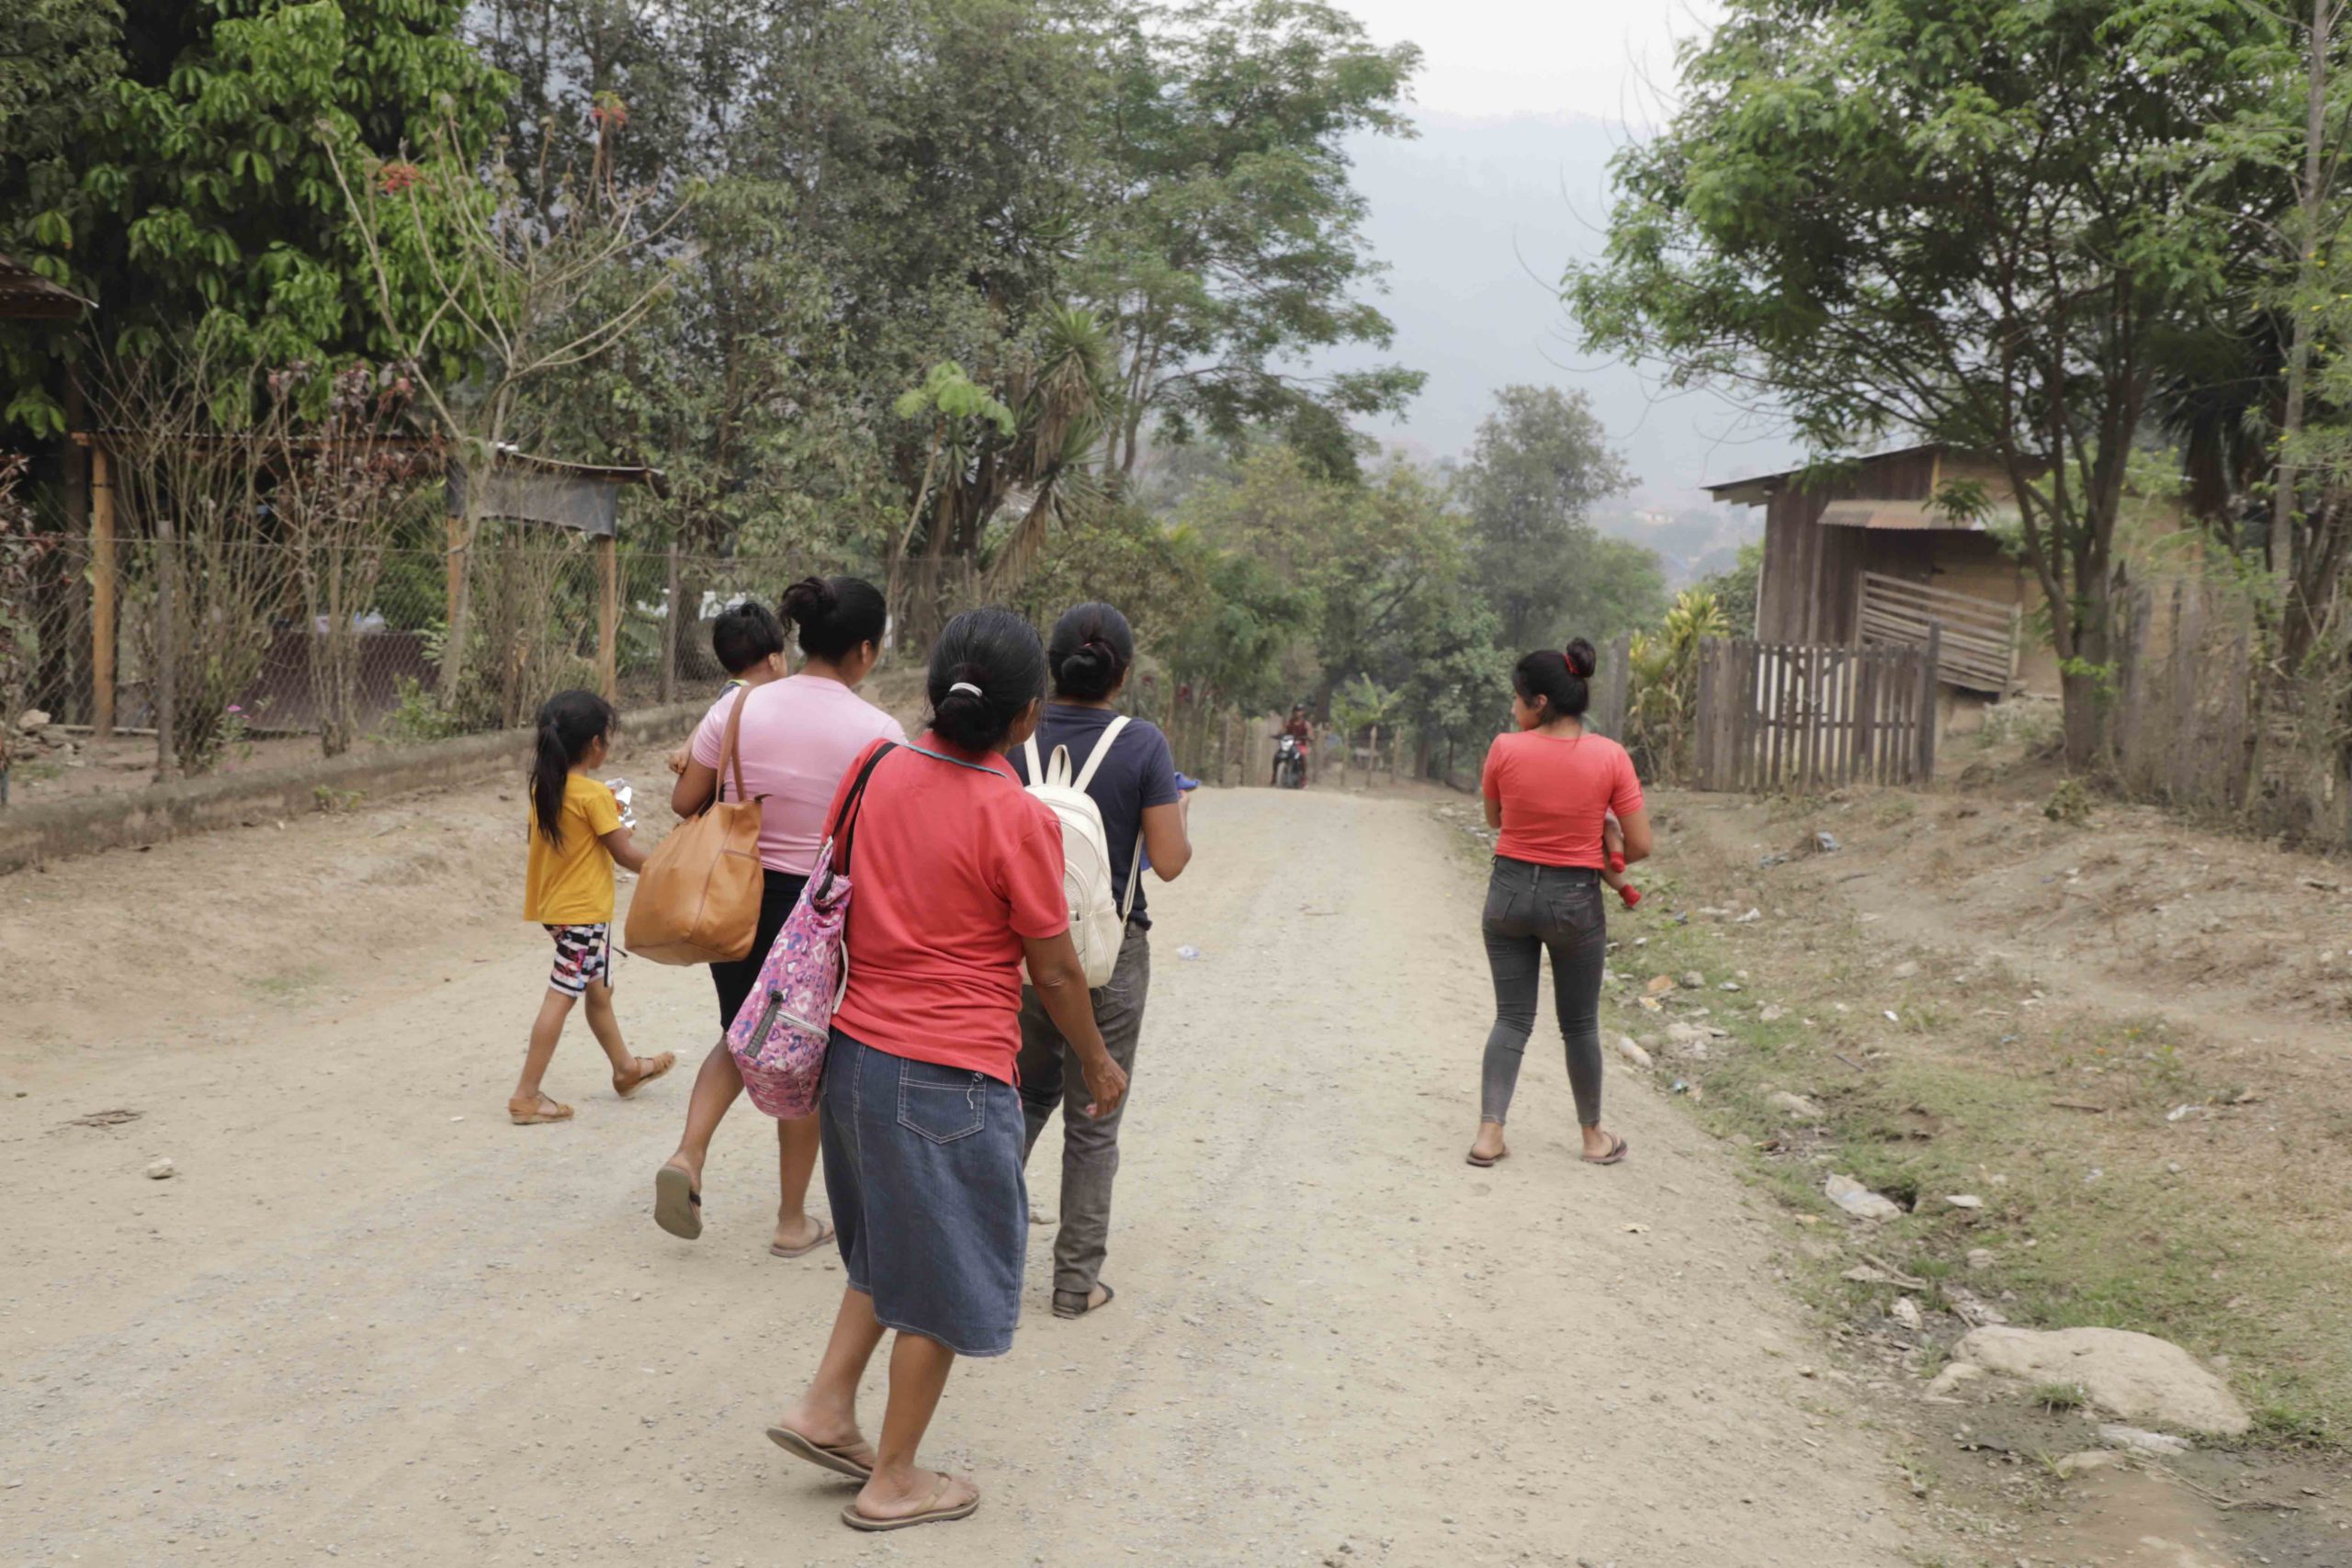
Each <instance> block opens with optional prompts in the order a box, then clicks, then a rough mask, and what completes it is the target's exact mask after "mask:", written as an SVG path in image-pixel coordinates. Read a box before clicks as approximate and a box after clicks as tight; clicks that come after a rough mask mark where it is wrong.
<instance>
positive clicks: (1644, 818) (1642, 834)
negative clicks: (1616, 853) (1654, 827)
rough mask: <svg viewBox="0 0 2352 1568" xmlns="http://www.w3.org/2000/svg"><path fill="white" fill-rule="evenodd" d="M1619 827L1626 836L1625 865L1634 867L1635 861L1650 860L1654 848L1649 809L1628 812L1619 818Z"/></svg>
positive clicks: (1643, 808)
mask: <svg viewBox="0 0 2352 1568" xmlns="http://www.w3.org/2000/svg"><path fill="white" fill-rule="evenodd" d="M1617 826H1618V829H1620V830H1621V831H1622V832H1623V834H1624V835H1625V863H1626V864H1627V865H1632V864H1633V863H1634V862H1635V861H1645V860H1647V859H1649V858H1650V850H1651V848H1652V847H1653V846H1652V843H1651V839H1650V812H1649V807H1646V806H1645V807H1642V808H1641V809H1640V810H1639V811H1629V812H1627V813H1626V814H1625V815H1624V816H1623V817H1620V818H1617Z"/></svg>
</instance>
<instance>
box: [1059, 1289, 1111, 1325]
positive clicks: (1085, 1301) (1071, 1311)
mask: <svg viewBox="0 0 2352 1568" xmlns="http://www.w3.org/2000/svg"><path fill="white" fill-rule="evenodd" d="M1094 1282H1095V1283H1096V1284H1098V1285H1103V1281H1102V1280H1095V1281H1094ZM1092 1295H1093V1292H1091V1291H1090V1292H1087V1293H1086V1294H1085V1295H1080V1294H1079V1293H1078V1292H1076V1291H1056V1292H1054V1315H1055V1316H1056V1317H1084V1316H1085V1315H1086V1314H1088V1313H1090V1312H1101V1311H1102V1310H1103V1308H1104V1307H1106V1306H1109V1305H1110V1304H1111V1303H1113V1302H1115V1301H1117V1300H1118V1299H1119V1292H1116V1291H1114V1290H1113V1289H1112V1288H1111V1287H1110V1286H1108V1285H1103V1299H1102V1300H1101V1301H1099V1302H1098V1301H1094V1300H1092V1299H1091V1297H1092ZM1069 1302H1076V1303H1078V1304H1077V1305H1075V1306H1070V1305H1067V1304H1065V1303H1069Z"/></svg>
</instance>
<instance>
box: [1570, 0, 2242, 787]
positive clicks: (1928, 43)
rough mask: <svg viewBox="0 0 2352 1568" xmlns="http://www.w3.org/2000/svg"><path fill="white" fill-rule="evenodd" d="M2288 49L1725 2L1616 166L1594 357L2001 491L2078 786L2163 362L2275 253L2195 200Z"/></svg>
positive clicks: (1881, 11) (1972, 9)
mask: <svg viewBox="0 0 2352 1568" xmlns="http://www.w3.org/2000/svg"><path fill="white" fill-rule="evenodd" d="M2281 39H2282V26H2281V24H2280V22H2279V21H2278V19H2277V18H2276V17H2269V16H2266V15H2264V14H2263V13H2261V12H2260V11H2258V10H2256V8H2253V7H2249V6H2233V5H2222V4H2215V3H2212V0H2150V3H2148V4H2143V5H2138V6H2131V7H2118V6H2114V5H2113V4H2111V3H2110V0H2050V3H2047V4H2042V5H2035V6H2017V5H2012V4H2008V3H2007V0H1894V3H1892V4H1887V5H1878V6H1854V5H1842V4H1833V5H1828V6H1824V5H1821V4H1818V3H1816V0H1736V3H1735V4H1734V5H1733V6H1732V8H1731V10H1730V12H1729V14H1728V15H1727V17H1725V19H1724V23H1723V25H1722V27H1721V28H1718V30H1717V31H1716V32H1715V33H1714V35H1713V37H1712V39H1710V40H1709V41H1708V42H1707V43H1706V44H1705V45H1704V46H1703V47H1702V48H1699V49H1696V50H1694V51H1691V53H1690V54H1689V55H1687V56H1686V58H1685V61H1684V64H1683V87H1684V92H1685V97H1684V102H1683V105H1682V107H1681V108H1680V109H1679V112H1678V113H1677V114H1676V116H1675V118H1674V119H1673V122H1672V123H1671V124H1670V125H1669V126H1668V129H1667V130H1666V131H1665V132H1664V133H1663V134H1662V135H1660V136H1659V137H1657V139H1656V140H1654V141H1648V142H1645V143H1643V144H1641V145H1639V146H1636V147H1634V148H1631V149H1629V150H1627V151H1626V152H1624V153H1623V154H1621V155H1620V157H1619V159H1618V162H1617V165H1616V173H1617V179H1618V186H1619V189H1620V191H1621V192H1622V193H1623V194H1622V196H1621V198H1620V201H1619V204H1618V206H1617V209H1616V210H1615V212H1614V213H1613V214H1612V216H1611V224H1610V235H1609V244H1608V249H1607V253H1606V255H1605V256H1604V258H1603V259H1602V260H1601V261H1600V262H1597V263H1595V264H1593V265H1589V266H1582V267H1578V268H1576V269H1574V270H1572V272H1571V273H1570V275H1569V277H1568V280H1567V284H1566V292H1567V296H1568V298H1569V300H1570V302H1571V304H1572V306H1573V308H1574V310H1575V312H1576V314H1577V319H1578V320H1579V321H1580V322H1581V323H1582V326H1583V330H1584V337H1585V341H1586V343H1587V344H1588V345H1589V346H1590V347H1594V348H1604V349H1611V350H1615V351H1618V352H1622V353H1626V354H1631V355H1639V356H1642V357H1644V358H1645V359H1650V360H1653V361H1657V362H1661V363H1663V364H1664V365H1665V366H1666V367H1668V372H1669V375H1670V377H1671V379H1672V380H1673V381H1674V382H1675V383H1676V384H1678V385H1688V384H1702V383H1705V384H1715V385H1724V386H1729V387H1732V388H1736V389H1743V390H1747V391H1753V392H1756V393H1758V394H1765V395H1769V396H1770V397H1771V398H1773V399H1775V400H1778V402H1779V403H1780V405H1781V406H1782V407H1784V408H1785V409H1787V410H1788V411H1789V412H1790V414H1791V416H1792V419H1793V420H1794V422H1795V423H1796V425H1797V428H1798V430H1799V431H1800V432H1801V433H1802V434H1803V435H1804V437H1805V438H1806V439H1807V440H1808V441H1810V442H1811V443H1812V444H1814V445H1815V446H1816V447H1818V448H1821V449H1823V450H1824V451H1826V452H1838V451H1842V450H1846V449H1849V448H1850V447H1851V446H1855V445H1857V444H1859V443H1861V442H1865V441H1870V440H1873V439H1876V438H1878V437H1880V436H1882V435H1883V434H1888V433H1892V432H1898V431H1900V432H1910V433H1916V434H1918V435H1920V436H1924V437H1927V438H1929V439H1933V440H1939V441H1946V442H1951V443H1953V444H1955V445H1958V446H1965V447H1969V448H1973V449H1975V450H1979V451H1983V452H1985V453H1987V454H1990V455H1992V456H1993V457H1996V458H1997V459H1998V460H1999V461H2000V462H2001V464H2002V465H2003V467H2004V468H2006V470H2007V476H2008V479H2009V482H2010V484H2011V486H2012V488H2013V489H2014V490H2015V491H2016V493H2017V496H2018V507H2019V510H2020V513H2021V529H2020V535H2019V549H2020V553H2021V555H2022V557H2023V558H2024V561H2025V563H2026V565H2027V567H2028V568H2029V570H2030V571H2031V572H2032V573H2033V576H2034V579H2035V581H2037V582H2038V583H2039V584H2040V586H2041V592H2042V594H2043V597H2044V599H2045V601H2046V603H2047V604H2048V607H2049V612H2050V620H2051V626H2052V638H2053V640H2054V642H2055V644H2056V648H2057V652H2058V654H2059V656H2060V659H2061V660H2062V664H2061V669H2062V681H2063V682H2064V698H2065V717H2066V748H2067V754H2068V756H2069V758H2070V760H2071V761H2075V762H2076V763H2078V764H2086V763H2088V762H2090V761H2093V760H2094V758H2095V757H2096V755H2097V753H2098V749H2099V745H2100V740H2101V735H2102V721H2101V712H2102V705H2103V694H2104V690H2105V684H2106V682H2107V681H2108V680H2109V677H2110V675H2111V669H2112V666H2111V657H2112V645H2111V638H2112V633H2113V626H2114V622H2113V616H2112V614H2111V607H2110V601H2111V598H2112V596H2113V593H2114V592H2115V589H2116V585H2117V584H2116V574H2117V570H2118V563H2117V561H2116V558H2115V555H2114V540H2115V532H2116V524H2117V521H2118V518H2119V515H2120V512H2121V508H2122V503H2123V499H2124V494H2125V470H2126V467H2127V463H2128V460H2129V457H2130V455H2131V445H2132V442H2133V440H2134V438H2135V437H2136V436H2137V435H2138V434H2139V433H2140V431H2141V428H2142V424H2143V419H2144V417H2145V416H2146V415H2147V413H2148V412H2149V404H2150V397H2151V393H2152V389H2153V387H2154V380H2155V378H2156V376H2157V374H2158V369H2159V365H2160V360H2161V354H2160V349H2161V346H2162V345H2163V344H2165V342H2166V341H2167V340H2168V339H2169V338H2171V337H2172V336H2175V335H2177V334H2178V333H2181V332H2183V331H2184V330H2186V329H2188V328H2190V327H2193V326H2194V325H2196V324H2197V323H2199V322H2201V321H2205V320H2207V319H2208V318H2209V317H2210V316H2211V314H2212V313H2213V312H2215V311H2217V310H2221V309H2222V308H2224V307H2225V306H2226V305H2227V304H2228V302H2229V301H2230V299H2231V298H2232V296H2233V290H2234V289H2235V288H2237V287H2238V286H2239V284H2240V282H2241V280H2242V279H2243V277H2244V276H2245V254H2246V251H2247V248H2248V246H2249V245H2251V244H2252V243H2255V242H2254V241H2253V240H2252V239H2251V238H2250V237H2249V234H2248V231H2247V230H2246V229H2245V227H2244V226H2242V225H2240V224H2238V223H2237V222H2236V221H2234V220H2233V217H2232V215H2230V214H2228V213H2226V212H2224V211H2222V210H2220V209H2218V208H2217V206H2215V205H2214V204H2211V203H2209V202H2207V201H2206V200H2204V199H2202V197H2203V196H2204V195H2205V193H2206V192H2207V191H2208V190H2209V188H2210V187H2211V186H2213V185H2215V184H2216V183H2217V182H2218V181H2220V180H2221V179H2222V178H2223V177H2224V176H2225V175H2227V174H2228V173H2229V172H2230V171H2231V170H2232V169H2233V167H2234V166H2235V165H2236V164H2237V162H2238V159H2239V154H2237V153H2235V152H2232V151H2231V150H2230V149H2229V148H2228V147H2227V146H2226V144H2225V143H2223V142H2222V141H2221V140H2220V139H2217V138H2216V137H2215V136H2214V135H2213V129H2214V127H2215V125H2216V123H2217V122H2225V121H2227V120H2229V119H2230V118H2232V117H2233V116H2235V115H2238V114H2240V113H2242V112H2245V110H2246V109H2247V108H2248V107H2250V106H2252V105H2253V104H2255V103H2256V102H2257V101H2259V100H2260V99H2261V97H2262V96H2263V95H2265V94H2267V93H2268V92H2271V91H2274V90H2275V86H2276V82H2277V79H2278V62H2279V58H2280V55H2279V50H2280V44H2281Z"/></svg>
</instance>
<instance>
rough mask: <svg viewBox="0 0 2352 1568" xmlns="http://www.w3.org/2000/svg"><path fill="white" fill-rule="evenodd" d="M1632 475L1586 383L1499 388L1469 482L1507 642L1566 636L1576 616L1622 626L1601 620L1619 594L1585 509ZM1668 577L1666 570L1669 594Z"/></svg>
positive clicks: (1590, 627) (1492, 600)
mask: <svg viewBox="0 0 2352 1568" xmlns="http://www.w3.org/2000/svg"><path fill="white" fill-rule="evenodd" d="M1632 483H1633V477H1632V476H1631V475H1630V474H1628V473H1627V472H1626V470H1625V466H1624V463H1623V460H1622V459H1620V458H1619V457H1618V456H1617V454H1616V453H1615V452H1614V451H1612V450H1611V449H1610V446H1609V442H1608V437H1607V434H1606V433H1605V432H1604V431H1603V430H1602V429H1601V427H1600V420H1599V419H1598V418H1596V417H1595V416H1594V414H1593V412H1592V405H1591V403H1590V402H1589V401H1588V400H1586V398H1585V396H1584V394H1583V393H1581V392H1562V391H1561V390H1560V389H1558V388H1556V387H1524V386H1522V387H1505V388H1503V389H1501V390H1500V391H1498V392H1497V393H1496V394H1495V411H1494V412H1492V413H1490V414H1488V415H1487V417H1486V418H1485V419H1484V420H1483V421H1481V422H1480V423H1479V425H1478V435H1477V440H1476V444H1475V445H1474V446H1472V447H1471V451H1470V460H1469V462H1468V463H1467V464H1466V465H1465V466H1464V468H1463V471H1462V479H1461V489H1462V499H1463V502H1464V504H1465V505H1466V506H1467V507H1468V508H1469V512H1470V526H1471V530H1472V535H1473V537H1474V538H1475V539H1476V545H1475V546H1474V548H1473V559H1474V562H1475V570H1476V573H1477V578H1478V581H1479V583H1480V584H1481V586H1483V587H1484V588H1485V590H1486V593H1487V603H1488V604H1491V605H1493V606H1494V610H1495V615H1496V617H1497V619H1498V622H1499V625H1500V629H1501V636H1502V643H1503V646H1504V647H1506V648H1510V649H1521V650H1524V649H1530V648H1534V647H1537V646H1539V645H1541V646H1544V647H1547V648H1548V647H1551V646H1553V645H1555V644H1557V643H1560V642H1562V641H1564V640H1565V639H1566V633H1567V631H1568V629H1569V623H1570V622H1571V621H1572V620H1573V621H1575V622H1577V625H1576V626H1575V627H1574V629H1575V630H1577V631H1578V632H1580V633H1583V634H1585V635H1587V636H1605V635H1607V633H1608V631H1613V630H1615V629H1616V628H1615V627H1613V626H1612V627H1610V628H1606V629H1605V630H1599V631H1597V630H1596V629H1595V626H1594V615H1595V613H1596V612H1597V611H1598V609H1599V608H1600V605H1601V604H1603V603H1605V602H1606V601H1607V599H1608V598H1610V597H1611V594H1610V593H1609V592H1607V591H1605V590H1603V588H1602V585H1601V584H1600V582H1599V581H1597V569H1598V568H1599V567H1600V564H1601V562H1600V537H1599V536H1598V535H1596V534H1595V533H1594V532H1593V528H1592V524H1591V523H1590V521H1589V519H1588V518H1587V515H1586V513H1588V512H1589V510H1590V509H1591V507H1592V506H1593V504H1594V503H1595V502H1599V501H1601V500H1603V499H1605V498H1607V497H1609V496H1611V495H1615V494H1617V493H1618V492H1620V491H1623V490H1626V489H1628V488H1629V487H1630V486H1631V485H1632ZM1644 553H1645V554H1646V553H1647V552H1644ZM1610 564H1611V566H1613V567H1617V568H1620V569H1622V568H1623V566H1624V565H1625V564H1627V563H1625V562H1624V561H1623V560H1621V559H1618V558H1611V562H1610ZM1664 587H1665V585H1664V582H1663V581H1662V580H1661V581H1660V583H1659V585H1658V588H1659V598H1660V600H1661V602H1662V600H1663V597H1664ZM1660 607H1661V608H1662V607H1663V604H1662V603H1661V605H1660Z"/></svg>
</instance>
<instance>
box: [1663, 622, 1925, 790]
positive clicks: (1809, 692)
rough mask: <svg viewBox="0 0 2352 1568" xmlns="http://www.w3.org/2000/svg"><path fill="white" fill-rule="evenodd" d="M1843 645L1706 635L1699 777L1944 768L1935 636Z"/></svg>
mask: <svg viewBox="0 0 2352 1568" xmlns="http://www.w3.org/2000/svg"><path fill="white" fill-rule="evenodd" d="M1939 640H1940V639H1939V637H1938V635H1937V633H1936V631H1935V630H1934V629H1933V628H1932V627H1931V628H1930V630H1929V633H1928V641H1927V646H1926V647H1924V648H1846V647H1830V646H1826V645H1822V644H1806V643H1768V642H1753V641H1750V640H1748V639H1747V638H1746V637H1709V638H1707V639H1706V640H1705V641H1704V642H1703V643H1702V644H1701V645H1700V648H1699V692H1698V713H1697V715H1696V730H1697V733H1696V737H1695V739H1696V746H1695V751H1696V757H1695V759H1694V761H1695V763H1696V767H1697V772H1698V777H1699V787H1700V788H1702V789H1713V790H1750V791H1755V792H1758V793H1776V792H1779V791H1783V790H1787V791H1806V790H1815V789H1835V788H1837V787H1838V786H1839V785H1842V784H1909V783H1913V782H1915V781H1919V780H1924V779H1927V778H1929V777H1931V776H1932V775H1933V774H1934V773H1935V767H1936V668H1937V657H1938V654H1939V647H1938V643H1939Z"/></svg>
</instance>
